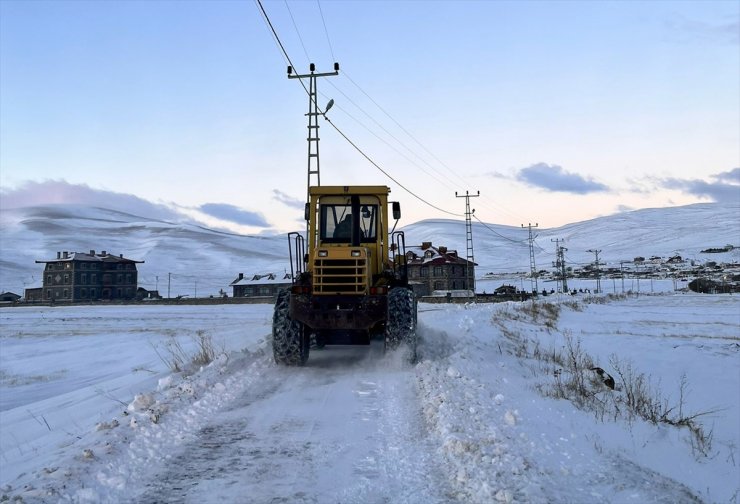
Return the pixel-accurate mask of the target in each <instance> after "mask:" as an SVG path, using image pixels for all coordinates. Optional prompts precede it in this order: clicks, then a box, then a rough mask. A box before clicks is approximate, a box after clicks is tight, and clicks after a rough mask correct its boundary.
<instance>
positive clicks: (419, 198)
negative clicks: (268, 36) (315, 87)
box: [256, 0, 462, 217]
mask: <svg viewBox="0 0 740 504" xmlns="http://www.w3.org/2000/svg"><path fill="white" fill-rule="evenodd" d="M256 2H257V5H258V6H259V8H260V11H261V12H262V15H263V16H264V18H265V21H267V24H268V25H269V27H270V30H271V31H272V34H273V36H274V37H275V39H276V41H277V42H278V45H279V46H280V49H281V51H282V52H283V54H284V56H285V59H287V60H288V63H289V64H290V66H291V67H294V66H293V62H292V61H291V59H290V56H289V55H288V51H286V49H285V46H284V45H283V43H282V42H281V41H280V37H279V36H278V34H277V31H276V30H275V27H274V26H273V24H272V21H270V17H269V16H268V15H267V12H266V11H265V8H264V6H263V5H262V1H261V0H256ZM294 68H295V67H294ZM299 82H300V83H301V87H303V90H304V91H305V92H306V94H308V95H309V97H311V99H312V100H313V101H314V104H315V106H316V111H317V112H318V113H319V114H320V115H322V116H323V117H324V119H325V120H326V121H327V122H328V123H329V124H330V125H331V127H332V128H334V130H335V131H336V132H337V133H339V134H340V135H341V136H342V138H344V139H345V140H346V141H347V142H348V143H349V144H350V145H351V146H352V147H353V148H354V149H355V150H356V151H357V152H359V153H360V154H361V155H362V156H363V157H364V158H365V159H367V160H368V161H369V162H370V164H372V165H373V166H374V167H375V168H377V169H378V170H379V171H380V172H381V173H383V174H384V175H385V176H386V177H388V178H389V179H390V180H392V181H393V182H395V183H396V184H397V185H398V186H399V187H400V188H401V189H403V190H404V191H406V192H407V193H409V194H410V195H411V196H413V197H415V198H416V199H418V200H419V201H421V202H422V203H424V204H425V205H427V206H429V207H431V208H434V209H435V210H438V211H440V212H443V213H446V214H449V215H454V216H456V217H461V216H462V215H461V214H458V213H454V212H449V211H447V210H444V209H443V208H440V207H438V206H436V205H434V204H432V203H430V202H429V201H427V200H425V199H424V198H422V197H421V196H419V195H418V194H416V193H414V192H413V191H412V190H411V189H409V188H407V187H406V186H405V185H403V184H401V183H400V182H399V181H398V180H396V179H395V178H394V177H393V176H391V175H390V174H389V173H388V172H387V171H385V170H384V169H383V168H381V167H380V165H378V164H377V163H376V162H375V161H373V159H372V158H371V157H370V156H369V155H368V154H366V153H365V152H364V151H363V150H362V149H361V148H360V147H359V146H358V145H357V144H356V143H354V142H353V141H352V140H350V138H349V137H348V136H347V135H346V134H345V133H344V132H343V131H342V130H341V129H339V127H338V126H336V125H335V124H334V123H333V122H332V121H331V120H330V119H329V118H328V117H326V113H325V111H323V110H322V109H321V108H320V107H319V106H318V104H317V103H316V97H315V96H312V94H311V92H310V91H309V90H308V89H307V88H306V85H305V84H304V83H303V80H302V79H299ZM314 95H315V94H314Z"/></svg>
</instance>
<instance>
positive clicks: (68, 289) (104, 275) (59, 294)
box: [36, 250, 144, 302]
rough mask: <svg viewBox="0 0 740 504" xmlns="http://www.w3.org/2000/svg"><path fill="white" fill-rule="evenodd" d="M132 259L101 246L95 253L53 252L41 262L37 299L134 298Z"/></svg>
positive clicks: (133, 265)
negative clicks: (101, 248)
mask: <svg viewBox="0 0 740 504" xmlns="http://www.w3.org/2000/svg"><path fill="white" fill-rule="evenodd" d="M143 262H144V261H135V260H133V259H127V258H125V257H123V254H121V255H118V256H114V255H111V254H108V253H107V252H106V251H105V250H104V251H102V252H101V253H100V254H96V253H95V251H94V250H91V251H90V253H89V254H87V253H83V252H66V251H65V252H57V257H56V259H49V260H42V261H36V263H39V264H45V266H44V276H43V287H42V295H41V300H42V301H45V302H55V301H64V302H86V301H88V302H89V301H101V300H130V299H135V297H136V289H137V282H138V271H137V269H136V264H138V263H143Z"/></svg>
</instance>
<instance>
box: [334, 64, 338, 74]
mask: <svg viewBox="0 0 740 504" xmlns="http://www.w3.org/2000/svg"><path fill="white" fill-rule="evenodd" d="M334 71H335V72H338V71H339V63H337V62H334Z"/></svg>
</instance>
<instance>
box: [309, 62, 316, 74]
mask: <svg viewBox="0 0 740 504" xmlns="http://www.w3.org/2000/svg"><path fill="white" fill-rule="evenodd" d="M308 68H309V69H311V71H312V72H313V71H315V70H316V65H314V64H313V63H311V65H310V66H309V67H308Z"/></svg>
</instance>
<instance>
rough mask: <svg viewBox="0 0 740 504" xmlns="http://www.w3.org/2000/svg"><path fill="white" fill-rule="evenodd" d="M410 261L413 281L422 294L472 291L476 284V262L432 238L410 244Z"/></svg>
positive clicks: (408, 252) (414, 286) (410, 279)
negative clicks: (435, 244) (432, 240)
mask: <svg viewBox="0 0 740 504" xmlns="http://www.w3.org/2000/svg"><path fill="white" fill-rule="evenodd" d="M406 263H407V264H408V273H409V283H410V284H411V285H412V286H413V288H414V292H415V293H416V294H417V295H418V296H431V295H434V294H435V291H436V293H437V294H442V293H445V294H446V292H452V291H469V290H472V289H473V286H474V285H475V282H474V279H475V266H476V264H475V263H473V262H469V261H468V260H467V259H463V258H462V257H459V256H458V255H457V251H456V250H450V249H448V248H447V247H444V246H441V245H440V246H439V247H435V246H433V245H432V242H424V243H422V244H421V246H419V247H406Z"/></svg>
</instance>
